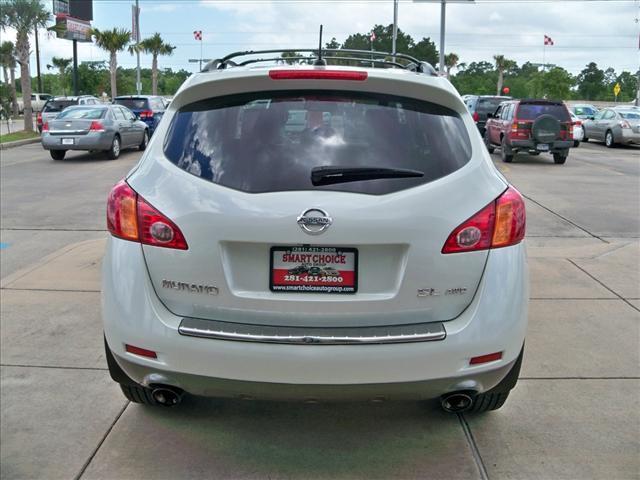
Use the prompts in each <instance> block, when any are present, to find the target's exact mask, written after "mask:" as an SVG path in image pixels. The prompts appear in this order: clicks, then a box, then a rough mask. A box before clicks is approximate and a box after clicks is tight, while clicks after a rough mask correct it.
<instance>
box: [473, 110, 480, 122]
mask: <svg viewBox="0 0 640 480" xmlns="http://www.w3.org/2000/svg"><path fill="white" fill-rule="evenodd" d="M478 120H480V115H478V112H473V121H474V122H476V123H478Z"/></svg>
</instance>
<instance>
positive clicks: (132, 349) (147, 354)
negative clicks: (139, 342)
mask: <svg viewBox="0 0 640 480" xmlns="http://www.w3.org/2000/svg"><path fill="white" fill-rule="evenodd" d="M124 348H125V350H126V351H127V352H129V353H133V354H134V355H140V356H141V357H148V358H158V355H156V352H154V351H153V350H147V349H146V348H140V347H134V346H133V345H129V344H127V343H125V345H124Z"/></svg>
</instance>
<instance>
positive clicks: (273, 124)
mask: <svg viewBox="0 0 640 480" xmlns="http://www.w3.org/2000/svg"><path fill="white" fill-rule="evenodd" d="M165 154H166V156H167V158H168V159H169V160H170V161H171V162H173V163H174V164H176V165H177V166H178V167H180V168H182V169H183V170H186V171H187V172H189V173H191V174H193V175H196V176H198V177H201V178H203V179H206V180H209V181H211V182H214V183H217V184H219V185H223V186H225V187H229V188H233V189H236V190H242V191H245V192H251V193H258V192H272V191H285V190H339V191H346V192H357V193H367V194H385V193H390V192H394V191H398V190H403V189H406V188H410V187H414V186H417V185H420V184H424V183H427V182H430V181H432V180H435V179H437V178H440V177H443V176H445V175H448V174H450V173H452V172H454V171H455V170H457V169H459V168H460V167H462V166H463V165H465V164H466V163H467V162H468V161H469V159H470V157H471V145H470V142H469V137H468V135H467V133H466V130H465V127H464V124H463V122H462V119H461V118H460V117H459V115H458V114H457V113H455V112H454V111H452V110H449V109H446V108H444V107H441V106H438V105H435V104H432V103H426V102H420V101H417V100H412V99H407V98H401V97H392V96H382V95H369V94H361V93H354V92H350V93H345V92H332V91H326V90H323V91H320V92H318V91H300V92H295V93H282V92H281V93H276V92H268V93H260V94H249V95H237V96H232V97H221V98H217V99H209V100H204V101H200V102H197V103H194V104H191V105H188V106H186V107H183V108H181V109H180V111H178V112H177V113H176V115H175V117H174V118H173V121H172V125H171V127H170V130H169V134H168V136H167V139H166V143H165ZM321 166H333V167H383V168H402V169H412V170H419V171H421V172H424V176H423V177H419V178H396V179H375V180H366V181H358V182H350V183H339V184H334V185H325V186H313V184H312V183H311V170H312V169H313V168H314V167H321Z"/></svg>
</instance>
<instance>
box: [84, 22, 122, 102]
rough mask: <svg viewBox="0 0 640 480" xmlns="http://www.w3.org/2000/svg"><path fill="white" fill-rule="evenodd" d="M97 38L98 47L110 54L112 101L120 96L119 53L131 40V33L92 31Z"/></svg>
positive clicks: (115, 29) (115, 30)
mask: <svg viewBox="0 0 640 480" xmlns="http://www.w3.org/2000/svg"><path fill="white" fill-rule="evenodd" d="M91 33H92V35H93V36H94V37H95V38H96V45H97V46H98V47H100V48H101V49H103V50H106V51H107V52H109V70H110V72H111V100H113V99H114V98H116V97H117V96H118V89H117V85H116V82H117V80H116V73H117V72H118V59H117V53H118V52H121V51H122V50H124V49H125V47H126V46H127V43H129V41H130V40H131V32H130V31H128V30H125V29H123V28H114V29H112V30H98V29H97V28H94V29H93V30H92V31H91Z"/></svg>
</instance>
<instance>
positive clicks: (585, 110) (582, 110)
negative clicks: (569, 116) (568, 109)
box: [573, 107, 598, 116]
mask: <svg viewBox="0 0 640 480" xmlns="http://www.w3.org/2000/svg"><path fill="white" fill-rule="evenodd" d="M573 111H574V112H575V114H576V115H589V116H593V115H595V114H596V113H598V111H597V110H596V109H595V108H591V107H573Z"/></svg>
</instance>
